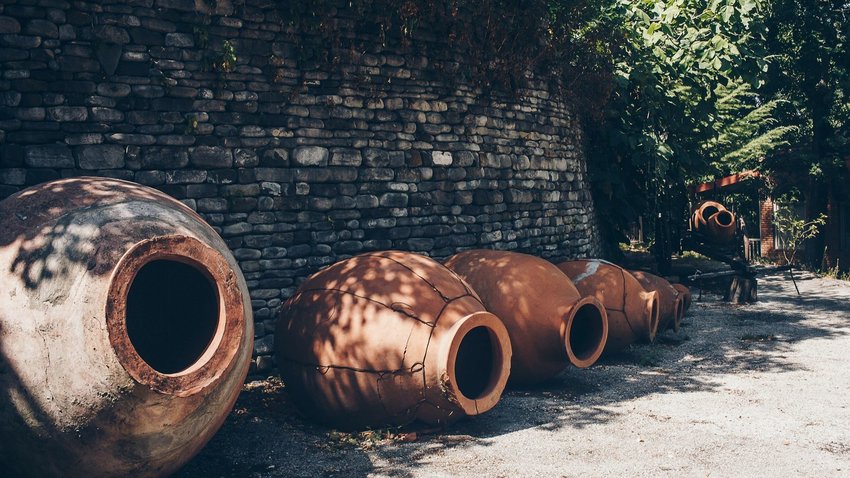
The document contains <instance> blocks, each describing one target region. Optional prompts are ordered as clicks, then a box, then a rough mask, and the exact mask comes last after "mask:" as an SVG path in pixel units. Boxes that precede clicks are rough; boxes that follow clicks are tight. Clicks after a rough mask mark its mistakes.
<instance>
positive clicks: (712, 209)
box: [702, 206, 720, 221]
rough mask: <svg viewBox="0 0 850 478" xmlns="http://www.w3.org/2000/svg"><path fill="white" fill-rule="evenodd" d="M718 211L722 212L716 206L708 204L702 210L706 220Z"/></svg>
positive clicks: (703, 217)
mask: <svg viewBox="0 0 850 478" xmlns="http://www.w3.org/2000/svg"><path fill="white" fill-rule="evenodd" d="M718 212H720V209H718V208H717V207H716V206H706V207H705V208H704V209H703V210H702V219H703V220H704V221H708V219H709V218H710V217H711V216H713V215H715V214H716V213H718Z"/></svg>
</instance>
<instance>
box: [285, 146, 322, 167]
mask: <svg viewBox="0 0 850 478" xmlns="http://www.w3.org/2000/svg"><path fill="white" fill-rule="evenodd" d="M329 155H330V153H329V151H328V148H323V147H321V146H301V147H298V148H295V150H293V152H292V161H293V162H294V163H295V164H297V165H299V166H327V165H328V157H329Z"/></svg>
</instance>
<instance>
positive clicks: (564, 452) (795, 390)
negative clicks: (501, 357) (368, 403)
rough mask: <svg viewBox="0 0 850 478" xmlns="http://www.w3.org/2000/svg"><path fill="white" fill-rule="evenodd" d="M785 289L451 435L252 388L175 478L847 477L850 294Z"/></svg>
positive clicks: (715, 304)
mask: <svg viewBox="0 0 850 478" xmlns="http://www.w3.org/2000/svg"><path fill="white" fill-rule="evenodd" d="M786 277H787V276H783V275H775V276H769V277H765V278H762V279H760V282H759V294H760V302H759V303H757V304H755V305H748V306H731V305H729V304H726V303H723V302H721V301H720V298H719V297H717V296H712V295H708V294H705V295H703V297H702V299H701V300H700V301H696V300H695V302H694V304H693V305H692V307H691V310H690V311H689V313H688V316H687V318H686V321H685V325H684V327H683V328H682V331H681V332H680V333H679V334H678V335H674V334H673V333H672V332H669V331H668V332H666V333H665V334H664V335H662V336H661V337H660V338H659V340H658V341H657V342H656V343H655V344H653V345H646V346H633V347H632V348H631V349H629V350H627V351H626V352H624V353H622V354H618V355H616V356H612V357H608V358H605V359H603V360H602V361H601V362H600V363H598V364H597V365H596V366H594V367H592V368H590V369H586V370H577V369H569V370H567V371H566V372H565V373H563V374H561V375H560V376H559V377H557V378H556V379H555V380H553V381H551V382H549V383H547V384H545V385H543V386H540V387H536V388H534V389H527V390H512V391H508V392H507V393H506V394H505V395H504V397H503V399H502V401H501V403H500V404H499V405H498V406H497V407H496V408H495V409H494V410H492V411H491V412H489V413H487V414H485V415H483V416H481V417H477V418H475V419H470V420H466V421H464V422H461V423H458V424H456V425H454V426H452V427H451V428H450V429H448V430H445V431H439V432H434V431H430V432H429V431H423V430H416V429H405V430H394V431H378V432H368V433H360V434H354V435H351V434H343V433H338V432H334V431H331V430H328V429H326V428H322V427H320V426H317V425H313V424H311V423H309V422H308V421H306V420H304V419H302V418H301V417H300V416H299V415H298V414H297V412H296V411H295V410H294V409H293V408H292V407H291V406H290V405H289V403H288V402H287V400H286V397H285V389H284V388H283V387H282V386H281V385H280V383H279V382H277V381H275V380H273V379H270V380H262V381H254V382H251V383H249V384H247V385H246V387H245V391H244V392H243V393H242V395H241V397H240V399H239V402H238V403H237V406H236V409H235V410H234V412H233V413H232V414H231V416H230V417H229V419H228V421H227V423H226V424H225V425H224V427H223V428H222V429H221V431H220V432H219V433H218V435H216V437H215V438H213V440H212V441H211V442H210V443H209V445H208V446H207V447H206V448H205V449H204V450H203V451H202V452H201V453H200V455H198V456H197V457H196V458H195V459H194V460H193V461H192V462H190V463H189V464H188V465H187V466H186V467H185V468H184V469H183V470H182V471H181V472H180V473H179V474H178V476H181V477H198V478H215V477H219V476H221V477H231V476H232V477H237V476H238V477H272V476H311V477H312V476H346V477H354V476H474V477H480V476H487V477H490V476H511V477H514V476H667V475H670V476H673V475H675V476H850V408H848V407H849V406H850V399H848V397H850V373H848V365H850V357H848V351H850V284H848V283H846V282H840V281H835V280H829V279H821V278H816V277H814V276H804V277H803V278H802V279H798V285H799V286H800V290H801V292H802V297H800V298H798V297H797V296H796V293H795V292H794V288H793V285H792V284H791V282H790V281H788V280H786ZM695 299H696V297H695Z"/></svg>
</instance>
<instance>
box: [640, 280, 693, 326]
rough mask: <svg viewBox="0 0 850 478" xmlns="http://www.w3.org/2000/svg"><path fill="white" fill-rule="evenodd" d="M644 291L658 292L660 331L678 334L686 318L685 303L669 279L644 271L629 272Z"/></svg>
mask: <svg viewBox="0 0 850 478" xmlns="http://www.w3.org/2000/svg"><path fill="white" fill-rule="evenodd" d="M629 272H631V273H632V275H633V276H635V279H637V280H638V282H640V285H641V286H643V288H644V289H646V290H650V291H653V290H654V291H656V292H658V313H659V319H658V331H659V332H662V331H665V330H667V329H669V328H672V329H673V331H675V332H678V331H679V326H680V325H681V324H682V318H683V317H684V316H685V303H684V300H683V298H682V297H680V296H679V291H678V290H676V289H675V288H674V287H673V286H672V285H671V284H670V282H668V281H667V279H664V278H663V277H658V276H657V275H655V274H650V273H648V272H644V271H629Z"/></svg>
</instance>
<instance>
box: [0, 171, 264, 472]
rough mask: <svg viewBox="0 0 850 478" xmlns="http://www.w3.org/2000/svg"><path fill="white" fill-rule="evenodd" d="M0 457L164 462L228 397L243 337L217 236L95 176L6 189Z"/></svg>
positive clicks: (26, 461)
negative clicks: (8, 191)
mask: <svg viewBox="0 0 850 478" xmlns="http://www.w3.org/2000/svg"><path fill="white" fill-rule="evenodd" d="M0 224H2V225H3V227H2V229H0V284H2V288H0V392H2V393H0V459H2V460H3V461H4V462H5V466H8V467H10V468H12V469H13V470H14V472H15V473H17V474H20V475H25V476H26V475H28V476H39V477H43V476H62V477H91V476H98V477H125V476H134V477H157V476H167V475H170V474H171V473H173V472H174V471H176V470H177V469H178V468H180V467H181V466H182V465H183V464H184V463H186V462H187V461H189V459H190V458H192V456H194V455H195V454H196V453H197V452H198V451H199V450H200V449H201V448H202V447H203V446H204V444H205V443H206V442H207V441H208V440H209V439H210V438H211V437H212V436H213V435H214V434H215V432H216V430H218V428H219V427H220V426H221V424H222V423H223V421H224V419H225V417H226V416H227V414H228V413H229V412H230V410H231V408H232V407H233V403H234V402H235V401H236V397H237V396H238V395H239V391H240V389H241V387H242V382H243V380H244V378H245V375H246V374H247V371H248V365H249V363H250V360H251V352H252V343H253V321H252V314H251V308H250V299H249V296H248V290H247V287H246V286H245V281H244V279H243V278H242V274H241V273H240V271H239V267H238V265H237V263H236V262H235V260H234V259H233V257H232V256H231V254H230V252H229V250H228V248H227V246H226V245H225V243H224V241H222V239H221V238H220V237H219V236H218V235H217V234H216V233H215V231H214V230H213V229H212V228H211V227H210V226H208V225H207V224H206V223H205V222H204V221H203V220H202V219H201V218H200V217H199V216H198V215H197V214H195V213H194V212H193V211H192V210H191V209H189V208H188V207H186V206H185V205H183V204H182V203H180V202H178V201H176V200H174V199H172V198H170V197H168V196H166V195H165V194H163V193H160V192H158V191H156V190H154V189H151V188H147V187H144V186H140V185H137V184H133V183H129V182H125V181H118V180H113V179H103V178H76V179H65V180H60V181H53V182H49V183H45V184H41V185H38V186H35V187H32V188H29V189H26V190H24V191H21V192H19V193H17V194H14V195H12V196H11V197H9V198H7V199H5V200H4V201H2V202H0Z"/></svg>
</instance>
